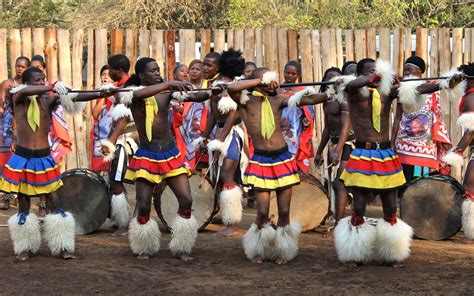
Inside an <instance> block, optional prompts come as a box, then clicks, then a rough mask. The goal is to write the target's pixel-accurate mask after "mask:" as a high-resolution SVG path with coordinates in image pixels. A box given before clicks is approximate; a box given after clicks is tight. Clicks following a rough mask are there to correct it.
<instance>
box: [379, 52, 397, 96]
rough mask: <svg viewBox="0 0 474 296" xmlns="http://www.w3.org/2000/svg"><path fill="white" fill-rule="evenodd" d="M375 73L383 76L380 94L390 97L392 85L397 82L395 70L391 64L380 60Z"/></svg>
mask: <svg viewBox="0 0 474 296" xmlns="http://www.w3.org/2000/svg"><path fill="white" fill-rule="evenodd" d="M375 71H376V73H377V74H379V75H380V76H381V79H380V92H381V93H382V94H384V95H389V94H390V90H391V89H392V85H393V83H394V82H395V74H396V73H395V70H393V68H392V65H391V64H390V63H389V62H387V61H384V60H381V59H378V60H377V62H376V63H375Z"/></svg>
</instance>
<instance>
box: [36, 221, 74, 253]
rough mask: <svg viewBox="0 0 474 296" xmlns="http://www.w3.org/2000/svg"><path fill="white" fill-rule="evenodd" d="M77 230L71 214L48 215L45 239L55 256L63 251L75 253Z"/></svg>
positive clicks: (45, 224)
mask: <svg viewBox="0 0 474 296" xmlns="http://www.w3.org/2000/svg"><path fill="white" fill-rule="evenodd" d="M75 228H76V223H75V222H74V217H73V216H72V214H71V213H69V212H63V213H58V214H49V215H46V218H45V219H44V237H45V239H46V241H47V242H48V247H49V249H50V250H51V253H52V254H53V256H56V255H59V254H60V253H61V252H63V251H65V252H69V253H73V252H74V246H75V243H74V241H75V235H76V234H75Z"/></svg>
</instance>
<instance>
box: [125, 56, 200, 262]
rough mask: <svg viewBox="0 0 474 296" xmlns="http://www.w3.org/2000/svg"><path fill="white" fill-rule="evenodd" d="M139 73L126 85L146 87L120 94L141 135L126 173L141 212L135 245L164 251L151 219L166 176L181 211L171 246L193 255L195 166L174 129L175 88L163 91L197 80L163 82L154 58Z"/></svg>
mask: <svg viewBox="0 0 474 296" xmlns="http://www.w3.org/2000/svg"><path fill="white" fill-rule="evenodd" d="M135 73H136V74H134V75H133V76H132V77H131V78H130V80H129V81H128V82H127V84H126V87H129V86H130V87H132V86H140V87H139V88H135V90H134V91H133V90H132V91H130V92H127V93H122V94H121V95H120V100H121V103H124V104H126V105H130V108H131V111H132V114H133V118H134V119H135V124H136V126H137V131H138V134H139V137H140V148H139V149H138V150H137V152H136V154H135V155H134V156H133V158H132V160H131V161H130V165H129V167H128V170H127V173H126V176H125V179H127V180H129V181H135V185H136V192H137V203H138V216H137V217H136V218H132V220H131V222H130V230H129V241H130V247H131V249H132V251H133V252H134V253H135V254H136V255H137V258H138V259H148V258H149V256H151V255H153V254H155V253H156V252H158V250H159V248H160V236H161V234H160V230H159V228H158V224H157V223H156V222H155V221H154V220H153V219H150V210H151V199H152V194H153V190H154V188H155V185H156V184H160V183H161V182H163V181H165V182H166V184H167V185H168V186H169V187H170V189H171V190H172V191H173V192H174V194H175V195H176V197H177V199H178V203H179V209H178V216H177V217H176V218H175V220H174V221H172V223H171V229H172V234H171V236H172V238H171V242H170V243H169V248H170V250H171V253H172V254H173V256H176V257H178V258H180V259H181V260H183V261H190V260H192V259H193V258H192V257H191V256H190V254H191V250H192V247H193V246H194V243H195V241H196V237H197V230H198V225H197V222H196V219H195V218H194V217H193V216H192V215H191V212H192V209H191V206H192V197H191V188H190V186H189V181H188V178H187V177H188V175H190V171H189V170H188V169H187V168H186V167H185V166H184V162H183V161H180V160H179V150H178V149H177V148H176V143H175V142H174V140H173V138H172V136H171V133H170V123H169V122H168V107H169V104H170V101H171V93H169V92H168V93H161V94H160V92H162V91H165V90H173V89H174V90H179V91H186V90H190V89H191V85H190V84H189V83H184V82H180V81H167V82H164V83H160V82H161V81H162V80H161V75H160V68H159V66H158V64H157V63H156V61H155V60H154V59H151V58H141V59H140V60H138V61H137V63H136V65H135ZM206 98H207V94H206Z"/></svg>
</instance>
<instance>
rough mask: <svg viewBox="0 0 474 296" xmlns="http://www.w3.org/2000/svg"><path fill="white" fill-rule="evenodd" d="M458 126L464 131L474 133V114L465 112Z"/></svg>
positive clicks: (458, 121)
mask: <svg viewBox="0 0 474 296" xmlns="http://www.w3.org/2000/svg"><path fill="white" fill-rule="evenodd" d="M456 124H457V126H460V127H462V128H463V129H464V130H469V131H474V112H465V113H463V114H461V116H459V118H458V120H457V122H456Z"/></svg>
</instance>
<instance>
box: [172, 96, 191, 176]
mask: <svg viewBox="0 0 474 296" xmlns="http://www.w3.org/2000/svg"><path fill="white" fill-rule="evenodd" d="M182 104H183V113H179V112H176V111H173V131H174V135H175V137H176V147H178V150H179V152H180V153H181V154H180V157H179V160H180V161H182V162H183V163H184V162H186V142H185V141H184V139H183V137H182V136H181V133H180V132H179V127H180V126H181V125H182V124H183V119H184V118H185V117H186V115H187V114H188V112H189V109H191V107H192V105H193V103H192V102H183V103H182ZM195 162H196V161H195V159H193V160H191V161H190V163H188V165H189V166H190V167H191V169H194V168H195V165H196V164H195Z"/></svg>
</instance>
